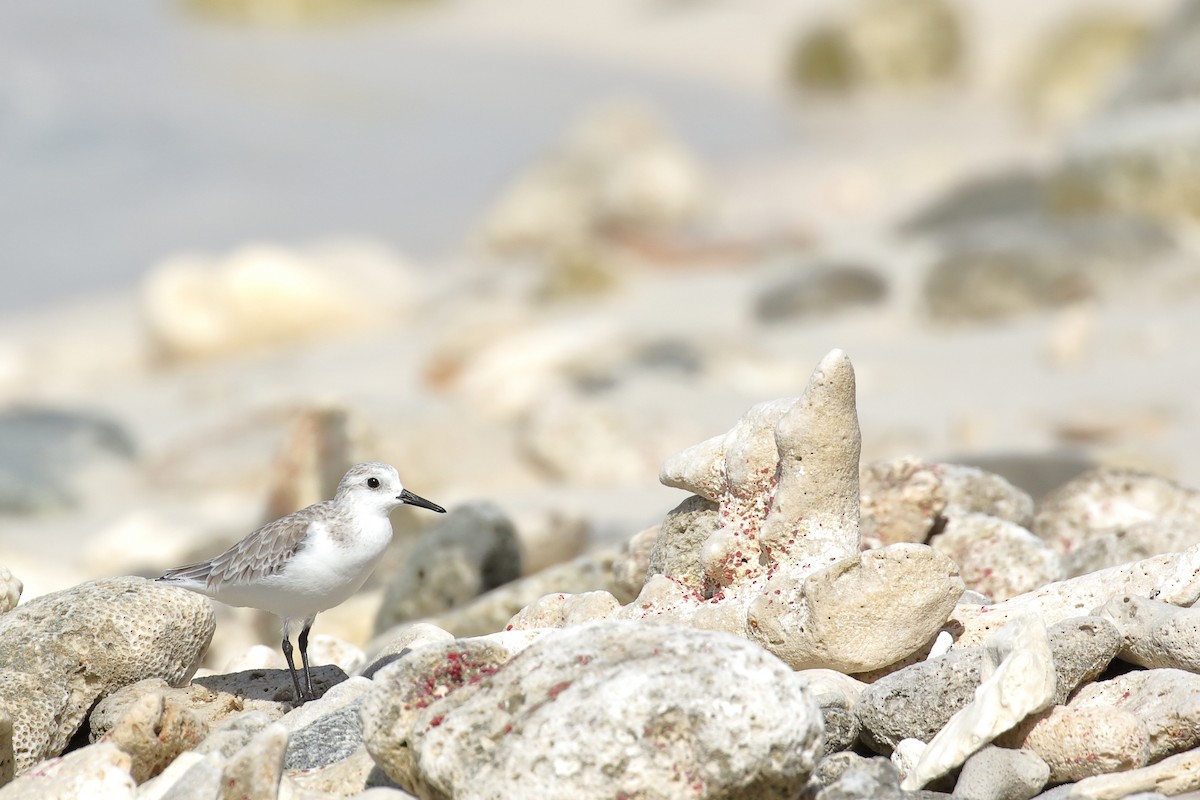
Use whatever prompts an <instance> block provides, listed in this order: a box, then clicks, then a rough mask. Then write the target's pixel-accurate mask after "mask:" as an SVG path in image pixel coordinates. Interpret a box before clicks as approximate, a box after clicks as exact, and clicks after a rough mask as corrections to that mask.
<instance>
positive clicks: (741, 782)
mask: <svg viewBox="0 0 1200 800" xmlns="http://www.w3.org/2000/svg"><path fill="white" fill-rule="evenodd" d="M457 645H458V646H459V647H460V648H464V649H463V650H460V651H454V650H451V651H449V652H465V653H466V654H467V655H468V656H470V657H471V658H472V659H473V658H474V657H475V656H484V655H486V651H484V650H483V649H481V647H480V646H479V645H472V642H471V640H462V641H459V642H458V643H457ZM433 655H434V654H433V652H432V648H427V649H426V650H423V651H421V652H419V653H415V654H413V656H410V657H409V658H406V659H404V660H403V661H401V662H400V663H399V664H397V665H395V666H392V667H389V668H388V670H387V671H385V672H382V673H380V675H379V677H378V678H377V681H376V682H377V683H378V684H379V685H378V687H377V688H376V690H375V691H374V692H373V693H372V694H371V695H369V696H368V699H367V704H366V706H365V707H364V710H363V720H364V723H365V727H366V739H367V747H368V749H369V750H370V751H371V753H372V755H373V756H374V757H375V759H376V761H377V762H378V763H379V765H380V766H381V767H382V768H383V770H384V771H385V772H386V773H387V774H388V776H389V777H391V778H392V779H393V780H395V781H396V782H397V783H399V784H400V785H401V786H402V787H403V788H405V789H407V790H408V791H413V792H415V793H416V794H417V795H419V796H420V797H422V798H426V799H427V800H429V799H431V798H451V797H452V798H454V799H455V800H482V799H483V798H499V797H518V796H519V797H571V798H577V799H578V800H589V798H597V800H599V799H600V798H603V800H612V798H614V797H621V796H625V797H656V798H665V799H666V798H730V799H732V800H738V799H740V798H745V800H750V799H751V798H753V799H754V800H771V798H780V799H781V800H782V799H783V798H789V799H790V798H794V797H796V796H798V795H799V794H800V792H801V791H802V789H803V788H804V786H805V784H806V781H807V779H808V777H809V775H810V773H811V772H812V770H813V767H814V765H815V763H816V761H817V759H818V757H819V756H820V754H821V752H822V736H821V727H822V723H821V713H820V709H819V708H818V707H817V704H816V701H815V699H814V698H813V696H812V693H811V691H810V690H809V689H808V686H807V684H806V682H805V681H804V680H803V679H802V678H800V677H799V676H797V675H796V673H795V672H793V671H792V670H791V669H789V668H788V667H787V665H785V664H784V663H783V662H781V661H779V659H777V658H775V657H774V656H772V655H770V654H769V653H767V652H765V651H764V650H762V649H761V648H759V647H757V646H755V645H753V644H751V643H750V642H747V641H746V640H745V639H742V638H740V637H736V636H731V635H729V634H725V633H720V632H713V631H701V630H696V629H694V628H687V627H679V626H659V625H646V624H645V623H642V622H618V621H604V622H597V623H591V624H588V625H582V626H578V627H574V628H568V629H565V630H562V631H556V632H553V633H550V634H547V635H545V636H543V637H542V638H541V639H539V640H538V641H537V642H535V643H534V644H533V645H531V646H530V647H529V648H528V649H526V650H524V651H522V652H521V653H520V654H519V655H517V656H516V657H515V658H513V659H512V660H511V661H509V662H508V663H507V664H504V665H503V666H501V665H499V664H496V663H494V662H488V661H487V660H485V661H483V662H475V661H473V660H472V663H471V666H470V667H469V668H463V669H461V670H459V671H458V672H456V673H454V674H451V673H452V672H454V671H453V670H452V669H451V667H452V666H454V665H453V664H451V663H450V662H447V661H444V660H443V661H442V662H441V663H440V665H439V664H435V663H434V659H433ZM442 655H443V656H445V655H448V653H443V654H442ZM439 676H441V677H439Z"/></svg>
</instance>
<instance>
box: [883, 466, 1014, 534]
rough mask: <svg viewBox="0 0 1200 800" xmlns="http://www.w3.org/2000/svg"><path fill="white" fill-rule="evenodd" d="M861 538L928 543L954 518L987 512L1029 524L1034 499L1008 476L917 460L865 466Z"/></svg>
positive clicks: (1001, 517)
mask: <svg viewBox="0 0 1200 800" xmlns="http://www.w3.org/2000/svg"><path fill="white" fill-rule="evenodd" d="M861 486H862V535H863V538H864V540H866V541H870V542H879V543H881V544H892V543H894V542H925V541H926V540H928V539H929V536H930V534H932V533H934V532H936V531H937V530H939V529H940V528H941V527H942V526H943V525H944V524H945V522H946V520H947V519H949V518H951V517H958V516H963V515H966V514H972V513H974V514H986V515H988V516H991V517H996V518H998V519H1001V520H1007V521H1009V522H1012V523H1014V524H1016V525H1022V526H1025V525H1028V524H1029V521H1030V518H1031V517H1032V515H1033V500H1032V499H1031V498H1030V497H1029V495H1028V494H1027V493H1025V492H1024V491H1022V490H1020V489H1018V488H1017V487H1015V486H1013V485H1012V484H1011V483H1009V482H1008V481H1007V480H1005V479H1004V478H1002V477H1000V476H999V475H996V474H994V473H990V472H986V471H984V470H981V469H978V468H976V467H968V466H963V465H960V464H939V463H930V462H925V461H920V460H917V459H913V458H898V459H891V460H886V461H875V462H872V463H870V464H867V465H864V467H863V469H862V477H861Z"/></svg>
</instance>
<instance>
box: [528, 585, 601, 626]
mask: <svg viewBox="0 0 1200 800" xmlns="http://www.w3.org/2000/svg"><path fill="white" fill-rule="evenodd" d="M620 607H621V604H620V603H619V602H617V598H615V597H613V596H612V595H611V594H609V593H608V592H582V593H580V594H548V595H546V596H544V597H540V598H538V599H537V600H535V601H534V602H532V603H530V604H529V605H527V606H525V608H523V609H521V610H520V611H518V612H517V614H516V616H514V617H513V618H512V619H510V620H509V621H508V625H506V626H505V630H531V629H534V628H564V627H566V626H568V625H580V624H582V623H584V622H592V621H594V620H598V619H608V618H609V617H611V616H613V615H614V614H615V613H616V612H617V609H619V608H620Z"/></svg>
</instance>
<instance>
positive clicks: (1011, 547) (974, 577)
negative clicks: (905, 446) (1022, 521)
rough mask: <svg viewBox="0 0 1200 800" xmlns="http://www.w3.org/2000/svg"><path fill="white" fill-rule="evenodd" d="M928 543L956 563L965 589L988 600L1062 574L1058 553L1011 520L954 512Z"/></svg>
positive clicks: (998, 598) (1013, 592) (1046, 582)
mask: <svg viewBox="0 0 1200 800" xmlns="http://www.w3.org/2000/svg"><path fill="white" fill-rule="evenodd" d="M929 545H930V546H931V547H933V549H935V550H937V551H938V552H939V553H944V554H946V555H947V556H949V557H950V558H952V559H954V562H955V563H956V564H958V567H959V570H960V572H961V574H962V579H963V583H965V584H966V586H967V588H968V589H973V590H974V591H977V592H980V593H981V594H984V595H987V596H988V597H990V598H992V599H993V600H997V601H999V600H1007V599H1008V598H1010V597H1014V596H1016V595H1019V594H1022V593H1024V592H1029V591H1032V590H1034V589H1037V588H1039V587H1041V586H1045V585H1046V584H1048V583H1051V582H1053V581H1056V580H1059V579H1060V578H1062V577H1063V572H1062V565H1061V564H1060V563H1059V559H1058V554H1057V553H1055V552H1054V551H1053V550H1051V549H1050V548H1049V547H1048V546H1047V545H1046V543H1045V542H1043V541H1042V540H1041V539H1039V538H1038V537H1036V536H1034V535H1033V534H1032V533H1030V532H1029V531H1027V530H1026V529H1025V528H1022V527H1021V526H1020V525H1018V524H1016V523H1015V522H1009V521H1008V520H1004V519H1000V518H999V517H993V516H990V515H987V514H977V513H965V514H955V515H953V516H950V517H948V518H947V520H946V527H945V528H944V530H943V531H942V533H940V534H938V535H937V536H934V537H933V538H932V539H930V540H929Z"/></svg>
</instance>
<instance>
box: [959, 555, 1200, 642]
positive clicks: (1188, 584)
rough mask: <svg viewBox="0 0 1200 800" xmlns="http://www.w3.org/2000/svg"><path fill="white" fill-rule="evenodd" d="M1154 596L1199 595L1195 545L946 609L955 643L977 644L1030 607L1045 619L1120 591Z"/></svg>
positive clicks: (1178, 601)
mask: <svg viewBox="0 0 1200 800" xmlns="http://www.w3.org/2000/svg"><path fill="white" fill-rule="evenodd" d="M1125 594H1129V595H1134V596H1137V597H1153V598H1155V599H1157V600H1161V601H1162V602H1165V603H1170V604H1171V605H1176V606H1191V605H1192V604H1194V603H1195V602H1196V601H1197V600H1198V599H1200V545H1195V546H1193V547H1190V548H1188V549H1187V550H1184V551H1183V552H1180V553H1168V554H1164V555H1158V556H1154V557H1152V558H1147V559H1145V560H1143V561H1137V562H1135V563H1132V564H1123V565H1121V566H1119V567H1109V568H1108V569H1103V570H1100V571H1099V572H1092V573H1089V574H1087V575H1080V576H1078V577H1075V578H1068V579H1066V580H1062V581H1056V582H1054V583H1050V584H1047V585H1045V586H1043V587H1042V588H1040V589H1036V590H1034V591H1032V592H1026V593H1025V594H1021V595H1017V596H1016V597H1013V598H1010V599H1008V600H1005V601H1003V602H1000V603H994V604H991V605H966V604H961V605H959V606H957V607H956V608H955V609H954V613H953V614H952V615H951V618H950V621H951V625H952V626H953V627H954V628H956V629H957V630H958V636H957V638H956V639H955V642H954V646H955V647H964V646H967V645H973V644H978V643H979V642H981V641H983V639H984V638H986V637H987V635H988V634H989V633H990V632H991V631H993V630H997V629H999V628H1000V627H1001V626H1003V625H1004V623H1005V622H1006V621H1007V620H1008V619H1009V618H1010V617H1011V616H1012V615H1013V614H1017V613H1021V612H1026V611H1032V612H1034V613H1036V614H1038V615H1040V616H1041V617H1042V619H1044V620H1045V621H1046V623H1047V624H1053V623H1055V622H1058V621H1060V620H1063V619H1067V618H1069V617H1076V616H1079V615H1081V614H1087V613H1089V612H1091V610H1092V609H1095V608H1099V607H1100V606H1102V605H1104V604H1105V603H1107V602H1108V601H1109V600H1110V599H1111V598H1113V597H1117V596H1120V595H1125Z"/></svg>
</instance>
